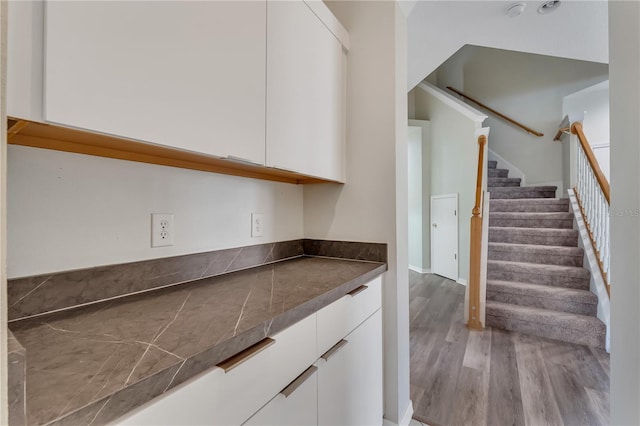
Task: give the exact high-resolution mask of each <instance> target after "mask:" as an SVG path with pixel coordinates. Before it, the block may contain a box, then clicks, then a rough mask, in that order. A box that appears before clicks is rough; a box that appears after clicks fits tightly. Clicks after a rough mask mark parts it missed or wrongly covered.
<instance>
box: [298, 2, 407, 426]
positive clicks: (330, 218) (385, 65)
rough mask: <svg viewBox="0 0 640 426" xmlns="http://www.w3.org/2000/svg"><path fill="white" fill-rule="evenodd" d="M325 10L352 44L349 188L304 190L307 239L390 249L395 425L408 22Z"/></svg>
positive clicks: (380, 9)
mask: <svg viewBox="0 0 640 426" xmlns="http://www.w3.org/2000/svg"><path fill="white" fill-rule="evenodd" d="M327 5H328V6H329V8H330V9H331V10H332V12H333V13H334V15H335V16H336V17H337V18H338V20H339V21H340V22H341V23H342V24H343V25H344V26H345V28H346V29H347V30H348V31H349V35H350V38H351V48H350V50H349V59H348V61H349V62H348V66H347V117H349V120H348V124H347V149H346V161H347V168H346V169H347V184H346V185H344V186H340V185H332V184H322V185H309V186H306V187H305V188H304V230H305V236H306V237H309V238H324V239H338V240H352V241H378V242H385V243H387V244H388V253H389V270H388V272H387V273H386V274H385V275H384V287H383V306H382V308H383V321H384V370H385V371H384V381H385V393H384V396H385V401H384V404H385V410H384V412H385V419H387V420H388V421H390V422H393V423H398V422H401V421H402V418H403V417H404V416H405V413H407V410H410V400H409V318H408V315H409V313H408V306H409V301H408V274H407V269H408V260H407V249H408V239H407V220H408V212H407V204H408V198H407V187H408V179H407V91H406V56H405V48H406V41H405V40H406V39H405V37H406V34H405V31H406V19H405V17H404V15H403V14H402V11H401V10H400V8H399V6H398V5H397V4H396V3H395V2H391V1H354V2H351V1H329V2H327ZM409 414H410V411H409Z"/></svg>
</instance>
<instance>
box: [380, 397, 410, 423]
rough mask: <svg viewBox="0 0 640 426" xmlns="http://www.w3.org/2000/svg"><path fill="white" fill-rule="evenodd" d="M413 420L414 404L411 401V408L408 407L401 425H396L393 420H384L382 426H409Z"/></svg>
mask: <svg viewBox="0 0 640 426" xmlns="http://www.w3.org/2000/svg"><path fill="white" fill-rule="evenodd" d="M412 418H413V402H412V401H411V400H409V406H408V407H407V410H406V411H405V412H404V416H402V419H400V422H399V423H395V422H392V421H391V420H388V419H384V418H383V419H382V425H383V426H409V423H411V419H412Z"/></svg>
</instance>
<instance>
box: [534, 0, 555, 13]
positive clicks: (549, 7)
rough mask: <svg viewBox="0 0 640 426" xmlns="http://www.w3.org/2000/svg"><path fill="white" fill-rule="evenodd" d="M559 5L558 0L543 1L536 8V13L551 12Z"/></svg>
mask: <svg viewBox="0 0 640 426" xmlns="http://www.w3.org/2000/svg"><path fill="white" fill-rule="evenodd" d="M559 7H560V0H551V1H547V2H544V3H542V4H541V5H540V7H539V8H538V13H540V14H542V15H544V14H545V13H551V12H553V11H554V10H556V9H557V8H559Z"/></svg>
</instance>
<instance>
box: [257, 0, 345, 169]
mask: <svg viewBox="0 0 640 426" xmlns="http://www.w3.org/2000/svg"><path fill="white" fill-rule="evenodd" d="M321 19H323V20H324V22H323V20H321ZM337 36H342V37H343V38H344V37H348V36H347V35H346V31H344V29H343V28H342V27H341V26H340V24H339V23H338V22H337V20H336V19H335V18H334V17H333V15H331V12H329V10H328V9H327V8H326V6H325V5H324V4H323V3H322V2H310V4H307V3H305V2H304V1H302V0H295V1H269V2H268V3H267V165H268V166H271V167H276V168H280V169H286V170H291V171H297V172H302V173H305V174H308V175H311V176H316V177H320V178H324V179H329V180H335V181H340V182H343V181H344V179H345V172H344V140H345V133H346V132H345V129H346V127H345V89H346V55H347V53H346V48H344V47H343V43H342V42H341V41H340V40H339V39H338V38H337ZM343 41H344V39H343ZM345 44H346V43H345Z"/></svg>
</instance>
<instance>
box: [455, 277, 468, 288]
mask: <svg viewBox="0 0 640 426" xmlns="http://www.w3.org/2000/svg"><path fill="white" fill-rule="evenodd" d="M456 282H457V283H458V284H462V285H463V286H465V287H466V286H467V280H465V279H462V278H458V281H456Z"/></svg>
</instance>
